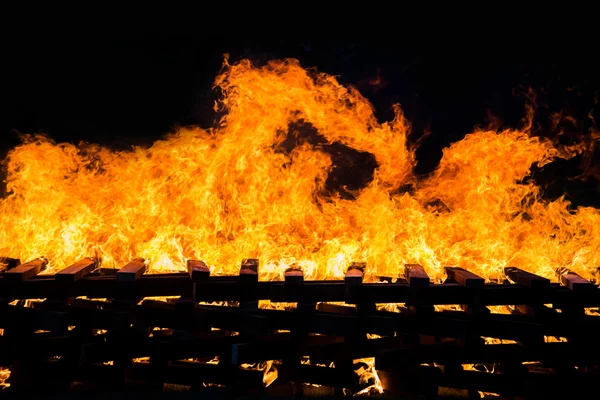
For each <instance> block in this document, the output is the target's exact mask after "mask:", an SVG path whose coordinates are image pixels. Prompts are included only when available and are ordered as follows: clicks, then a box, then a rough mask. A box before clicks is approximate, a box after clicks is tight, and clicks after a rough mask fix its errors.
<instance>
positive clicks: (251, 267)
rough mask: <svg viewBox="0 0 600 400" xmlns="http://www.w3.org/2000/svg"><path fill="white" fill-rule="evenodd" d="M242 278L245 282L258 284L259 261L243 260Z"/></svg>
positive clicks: (252, 259)
mask: <svg viewBox="0 0 600 400" xmlns="http://www.w3.org/2000/svg"><path fill="white" fill-rule="evenodd" d="M240 278H241V279H242V280H244V281H251V282H258V260H257V259H256V258H244V259H243V260H242V265H241V267H240Z"/></svg>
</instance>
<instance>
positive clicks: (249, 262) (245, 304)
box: [240, 258, 259, 311]
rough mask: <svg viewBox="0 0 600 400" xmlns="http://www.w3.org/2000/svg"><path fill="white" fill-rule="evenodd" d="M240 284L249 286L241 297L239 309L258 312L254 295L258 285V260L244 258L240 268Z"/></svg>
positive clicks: (256, 299)
mask: <svg viewBox="0 0 600 400" xmlns="http://www.w3.org/2000/svg"><path fill="white" fill-rule="evenodd" d="M240 282H242V283H243V284H246V285H250V287H248V288H247V289H246V290H245V291H244V292H243V293H241V295H242V299H243V300H242V301H240V308H241V309H242V310H246V311H257V310H258V300H259V299H258V298H256V296H254V294H256V286H257V284H258V260H257V259H256V258H244V259H243V260H242V265H241V266H240Z"/></svg>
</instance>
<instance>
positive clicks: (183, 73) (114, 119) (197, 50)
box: [0, 29, 600, 206]
mask: <svg viewBox="0 0 600 400" xmlns="http://www.w3.org/2000/svg"><path fill="white" fill-rule="evenodd" d="M313 36H314V35H313ZM4 39H5V40H4V43H5V46H4V47H3V50H2V51H3V55H4V57H3V58H4V68H5V71H6V69H7V72H4V73H3V74H2V75H3V77H4V78H3V80H5V82H4V83H5V84H4V85H3V88H4V89H3V90H2V96H3V97H4V103H5V106H3V108H4V110H3V114H4V115H5V118H3V119H2V125H1V126H0V129H1V131H0V138H1V143H0V146H1V151H2V153H1V155H2V157H4V156H5V154H6V152H7V151H8V149H10V148H12V147H13V146H15V145H17V144H18V143H19V139H18V132H23V133H35V132H45V133H48V134H49V135H50V136H52V137H53V138H54V139H56V140H57V141H71V142H77V141H79V140H85V141H91V142H96V143H101V144H104V145H107V146H110V147H112V148H115V149H128V148H130V147H131V145H133V144H136V145H149V144H151V143H152V141H153V140H155V139H157V138H159V137H161V136H162V135H163V134H165V133H168V132H172V131H173V130H174V129H176V127H177V126H181V125H189V124H199V125H201V126H203V127H208V126H210V125H211V124H213V123H214V117H215V116H214V112H213V110H212V105H213V103H214V101H215V100H216V99H218V98H219V93H218V92H216V91H215V90H213V88H212V85H213V80H214V78H215V76H216V75H217V73H218V72H219V70H220V68H221V64H222V62H223V54H224V53H229V54H230V60H231V61H232V62H235V61H237V60H240V59H242V58H249V59H251V60H252V61H253V62H254V63H256V64H258V65H260V64H262V63H264V62H265V61H267V60H269V59H272V58H286V57H291V58H297V59H298V60H300V62H301V64H302V65H303V66H305V67H316V68H317V69H318V70H319V71H322V72H327V73H329V74H333V75H336V76H338V79H339V80H340V81H341V82H342V83H344V84H351V85H354V86H356V87H358V89H359V90H360V91H361V93H362V94H363V95H365V96H366V97H367V98H368V99H369V100H370V101H371V102H373V104H374V105H375V108H376V110H377V116H378V118H379V119H381V120H382V121H383V120H389V119H390V118H391V117H392V104H393V103H400V104H401V106H402V107H403V109H404V111H405V113H406V116H407V118H408V119H409V120H410V121H411V123H412V125H413V128H412V132H413V134H412V136H411V138H412V140H417V139H418V138H419V137H421V136H422V135H423V134H424V132H426V131H429V132H431V135H430V136H429V137H428V138H427V139H426V140H424V141H423V143H422V144H421V146H420V148H419V149H418V151H417V157H418V165H417V173H419V174H427V173H428V172H431V171H432V170H433V169H434V168H435V166H436V165H437V163H438V162H439V159H440V157H441V154H442V153H441V151H442V149H443V148H444V147H446V146H448V145H449V144H450V143H452V142H455V141H457V140H460V139H461V138H462V137H463V136H464V135H465V134H466V133H469V132H470V131H472V129H473V127H474V126H482V125H486V124H488V123H489V122H490V121H492V120H498V121H501V122H502V127H519V126H520V124H521V119H522V118H523V116H524V114H525V108H524V105H525V104H526V103H527V102H528V101H529V100H528V99H529V98H530V97H528V96H527V93H528V90H529V89H530V88H531V89H533V90H534V91H535V93H536V105H537V112H536V120H535V122H536V125H535V128H534V130H533V133H534V134H536V135H544V136H549V137H553V136H554V135H556V133H557V132H558V131H559V130H561V129H562V130H564V131H565V132H566V134H565V135H563V136H562V139H561V141H563V142H569V141H571V140H577V138H578V135H579V134H581V133H586V132H587V131H588V130H589V129H590V128H591V127H592V126H593V123H592V121H591V119H590V118H589V116H590V115H591V116H593V117H594V116H595V118H596V120H599V121H600V115H599V111H600V105H599V104H598V96H599V93H600V92H599V91H600V79H599V75H600V74H599V73H598V72H599V71H600V69H599V68H598V67H599V64H598V61H597V60H596V59H595V57H596V56H594V53H595V51H594V50H593V48H590V47H588V45H587V43H586V45H583V46H580V47H577V49H573V48H569V46H568V44H569V43H566V44H564V43H563V44H561V43H552V45H551V46H543V44H544V43H546V40H544V39H538V42H533V43H531V42H530V43H527V46H525V47H523V46H512V44H510V43H505V42H504V41H503V40H500V41H499V42H495V43H493V44H491V43H484V44H482V42H480V41H476V40H474V41H471V42H465V41H463V40H461V39H458V38H454V37H452V38H444V35H442V36H438V40H436V41H434V42H433V44H432V42H429V41H427V42H426V43H423V45H419V42H418V41H416V42H415V41H412V45H411V46H409V47H407V46H406V40H398V39H396V38H395V37H389V36H388V35H383V34H382V35H380V36H377V35H373V37H369V38H364V37H363V38H346V37H344V38H339V37H337V38H330V37H328V36H327V35H323V36H317V37H316V38H315V37H312V38H308V37H306V38H294V39H289V38H281V37H280V36H279V35H269V36H265V37H262V38H260V39H256V38H245V35H243V34H242V35H235V37H227V36H226V35H222V34H214V33H213V34H207V33H206V32H201V31H196V30H188V31H185V32H183V31H175V32H173V31H172V30H169V31H166V32H160V31H158V30H142V29H130V30H129V31H127V32H114V31H112V30H110V29H90V30H71V31H70V30H66V31H65V30H62V31H60V32H58V31H56V32H55V31H54V30H53V29H39V30H37V31H35V30H33V31H32V30H31V29H28V30H27V33H26V34H25V33H23V32H20V31H13V32H11V33H10V34H8V36H5V38H4ZM501 39H502V38H501ZM517 49H518V50H517ZM378 77H379V81H380V82H381V83H382V84H380V85H373V84H372V82H373V80H375V79H377V78H378ZM557 112H562V113H563V115H569V116H572V117H574V118H575V119H576V120H577V124H575V125H574V124H570V123H561V124H560V125H559V126H558V128H556V127H552V125H551V124H550V116H551V115H552V114H553V113H557ZM580 164H581V158H580V157H578V158H576V159H574V160H570V161H557V162H555V163H553V164H551V165H548V166H546V167H545V168H543V169H542V170H541V171H538V170H536V171H535V172H534V174H533V177H534V179H536V181H538V182H539V184H540V185H542V186H543V187H544V189H545V192H544V193H545V196H547V197H548V198H555V197H557V196H559V195H561V194H563V193H566V195H567V197H568V198H569V199H570V200H572V201H573V202H574V205H594V206H600V193H599V191H598V180H597V179H595V178H590V179H588V180H586V181H581V180H574V179H572V178H573V177H575V176H577V175H579V174H580V173H581V172H582V170H581V166H580Z"/></svg>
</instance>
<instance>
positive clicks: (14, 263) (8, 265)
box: [0, 257, 21, 272]
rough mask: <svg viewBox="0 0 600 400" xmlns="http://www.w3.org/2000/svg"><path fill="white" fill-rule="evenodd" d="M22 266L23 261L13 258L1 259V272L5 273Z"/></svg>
mask: <svg viewBox="0 0 600 400" xmlns="http://www.w3.org/2000/svg"><path fill="white" fill-rule="evenodd" d="M19 264H21V260H19V259H18V258H11V257H0V272H5V271H8V270H11V269H13V268H16V267H18V266H19Z"/></svg>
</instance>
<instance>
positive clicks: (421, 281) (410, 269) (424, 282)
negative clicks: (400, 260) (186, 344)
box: [404, 264, 430, 287]
mask: <svg viewBox="0 0 600 400" xmlns="http://www.w3.org/2000/svg"><path fill="white" fill-rule="evenodd" d="M404 276H405V277H406V279H407V280H408V284H409V285H410V287H425V286H429V284H430V280H429V275H427V272H425V269H424V268H423V267H422V266H421V265H419V264H406V265H404Z"/></svg>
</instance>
